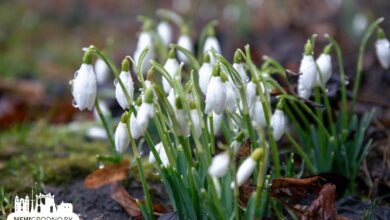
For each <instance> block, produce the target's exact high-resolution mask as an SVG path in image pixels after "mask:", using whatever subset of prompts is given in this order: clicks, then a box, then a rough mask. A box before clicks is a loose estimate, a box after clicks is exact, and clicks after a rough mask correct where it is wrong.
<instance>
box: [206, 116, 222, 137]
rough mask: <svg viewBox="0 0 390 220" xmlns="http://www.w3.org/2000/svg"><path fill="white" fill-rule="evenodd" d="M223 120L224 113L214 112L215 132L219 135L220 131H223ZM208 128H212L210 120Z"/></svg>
mask: <svg viewBox="0 0 390 220" xmlns="http://www.w3.org/2000/svg"><path fill="white" fill-rule="evenodd" d="M222 120H223V114H217V113H215V112H213V128H214V129H213V134H214V135H218V134H219V132H220V131H221V125H222ZM207 128H208V129H209V130H210V128H211V125H210V120H207Z"/></svg>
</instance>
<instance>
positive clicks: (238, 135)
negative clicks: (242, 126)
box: [235, 131, 244, 142]
mask: <svg viewBox="0 0 390 220" xmlns="http://www.w3.org/2000/svg"><path fill="white" fill-rule="evenodd" d="M235 140H236V141H238V142H242V140H244V132H242V131H240V133H238V134H237V136H236V138H235Z"/></svg>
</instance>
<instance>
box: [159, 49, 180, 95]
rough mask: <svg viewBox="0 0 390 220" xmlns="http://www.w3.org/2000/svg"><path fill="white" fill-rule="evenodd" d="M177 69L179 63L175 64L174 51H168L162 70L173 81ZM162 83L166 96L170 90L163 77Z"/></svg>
mask: <svg viewBox="0 0 390 220" xmlns="http://www.w3.org/2000/svg"><path fill="white" fill-rule="evenodd" d="M178 68H179V63H178V62H177V60H176V57H175V50H174V49H171V50H170V51H169V57H168V60H167V61H166V62H165V65H164V69H165V70H166V71H167V72H168V73H169V75H170V76H171V78H172V79H173V78H174V77H175V74H176V71H177V69H178ZM162 83H163V87H164V91H165V93H167V94H168V93H169V91H170V90H171V88H172V87H171V85H170V84H169V82H168V81H167V80H166V79H165V78H164V77H163V78H162Z"/></svg>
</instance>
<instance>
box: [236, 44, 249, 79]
mask: <svg viewBox="0 0 390 220" xmlns="http://www.w3.org/2000/svg"><path fill="white" fill-rule="evenodd" d="M233 68H234V69H235V70H236V71H237V72H238V74H240V76H241V80H242V82H243V83H244V85H246V84H248V82H249V77H248V75H247V74H246V71H245V66H244V63H243V62H242V57H241V53H240V52H239V51H236V52H235V53H234V63H233Z"/></svg>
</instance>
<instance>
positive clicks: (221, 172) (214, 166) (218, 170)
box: [208, 152, 230, 177]
mask: <svg viewBox="0 0 390 220" xmlns="http://www.w3.org/2000/svg"><path fill="white" fill-rule="evenodd" d="M229 165H230V158H229V154H228V153H227V152H223V153H220V154H217V155H216V156H214V157H213V159H212V161H211V165H210V166H209V169H208V173H209V175H210V176H212V177H223V176H225V174H226V173H227V171H228V170H229Z"/></svg>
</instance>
